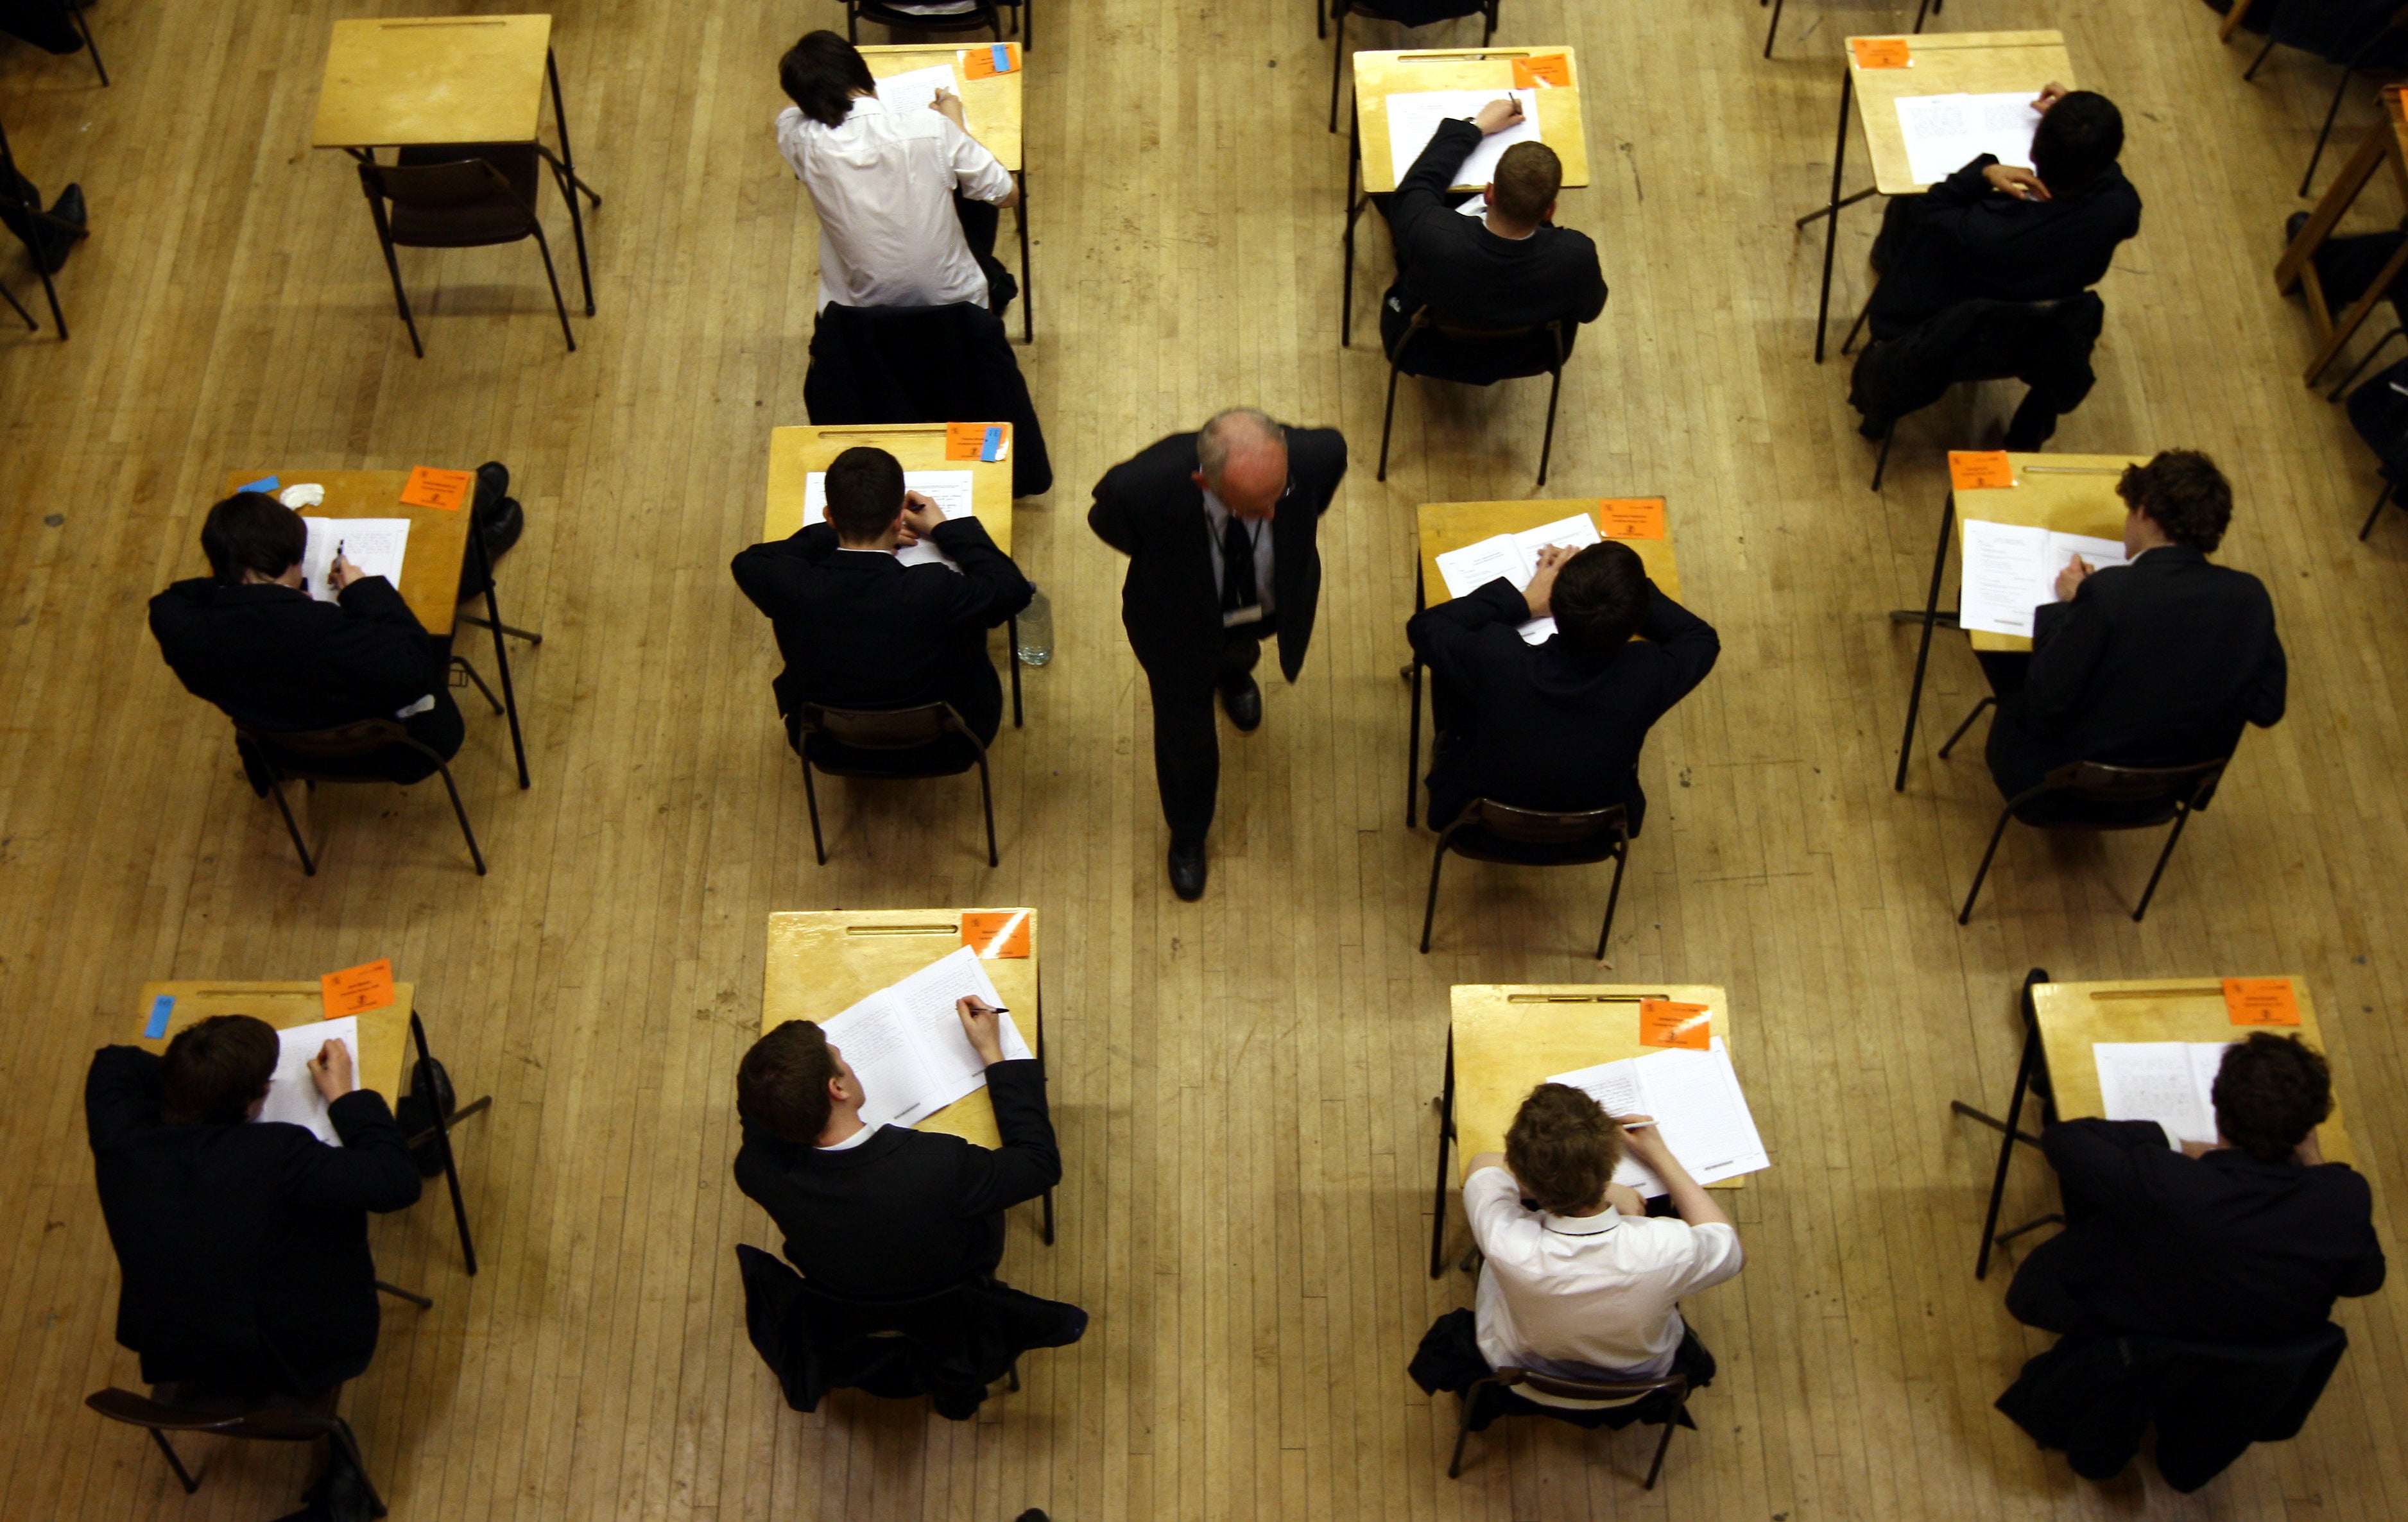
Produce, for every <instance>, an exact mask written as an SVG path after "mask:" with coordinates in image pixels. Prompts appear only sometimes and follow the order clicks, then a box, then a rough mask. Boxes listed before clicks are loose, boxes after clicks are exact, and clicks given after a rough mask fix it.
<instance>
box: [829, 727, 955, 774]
mask: <svg viewBox="0 0 2408 1522" xmlns="http://www.w3.org/2000/svg"><path fill="white" fill-rule="evenodd" d="M804 752H805V754H806V755H808V756H809V757H810V763H811V764H812V765H813V766H816V767H818V768H819V769H820V770H821V771H823V772H825V773H826V774H828V775H830V776H853V777H893V778H898V779H901V778H912V777H933V776H959V775H962V774H963V773H964V772H967V771H968V770H969V769H970V768H971V767H973V766H976V765H977V764H978V761H979V756H978V751H977V749H976V747H973V746H972V745H971V744H970V743H969V741H968V737H967V736H964V735H958V734H948V735H946V736H945V737H944V738H943V739H941V740H935V741H931V742H930V743H928V744H927V745H925V746H919V747H913V748H911V749H908V750H867V749H864V748H862V747H859V746H850V745H847V744H845V743H844V742H843V741H841V740H839V739H836V738H834V737H833V736H831V735H829V734H827V733H824V732H821V733H813V734H811V735H810V736H809V737H808V738H807V739H806V740H805V741H804Z"/></svg>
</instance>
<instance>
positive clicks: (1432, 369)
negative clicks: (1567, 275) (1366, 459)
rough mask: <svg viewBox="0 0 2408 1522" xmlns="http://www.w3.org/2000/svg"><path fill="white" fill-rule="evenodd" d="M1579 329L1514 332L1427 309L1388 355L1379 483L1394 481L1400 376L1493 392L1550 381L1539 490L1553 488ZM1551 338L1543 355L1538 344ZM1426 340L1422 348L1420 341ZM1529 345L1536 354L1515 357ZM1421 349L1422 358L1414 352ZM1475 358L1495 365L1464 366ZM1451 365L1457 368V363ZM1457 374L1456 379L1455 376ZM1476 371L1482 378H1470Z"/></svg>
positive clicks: (1552, 323)
mask: <svg viewBox="0 0 2408 1522" xmlns="http://www.w3.org/2000/svg"><path fill="white" fill-rule="evenodd" d="M1577 326H1578V324H1577V323H1574V322H1571V321H1570V320H1567V319H1564V318H1552V319H1550V320H1547V321H1544V322H1533V323H1526V324H1524V325H1522V326H1520V327H1512V328H1480V327H1473V326H1471V325H1469V324H1468V323H1462V322H1457V321H1455V320H1453V319H1450V318H1444V317H1441V316H1439V315H1438V314H1437V313H1436V312H1435V311H1433V310H1431V309H1430V308H1429V307H1427V306H1424V307H1422V308H1421V309H1420V310H1419V311H1417V312H1415V313H1414V314H1413V315H1412V321H1411V322H1410V324H1409V325H1408V326H1407V327H1406V329H1405V331H1404V333H1403V334H1402V335H1401V336H1399V337H1398V340H1397V347H1396V348H1395V349H1394V351H1392V352H1391V353H1390V354H1389V355H1388V403H1387V405H1386V407H1385V408H1383V410H1382V412H1381V414H1380V471H1379V475H1378V477H1377V478H1378V479H1380V480H1383V481H1384V480H1386V479H1387V478H1388V435H1389V433H1390V431H1391V430H1392V429H1393V427H1394V426H1395V423H1396V419H1397V377H1398V376H1400V375H1410V376H1423V377H1428V378H1429V379H1432V380H1454V381H1457V382H1459V383H1460V384H1463V385H1467V386H1489V385H1494V384H1495V383H1496V382H1498V381H1499V380H1515V379H1520V378H1522V377H1528V376H1541V375H1542V376H1546V377H1549V381H1548V385H1547V431H1546V435H1545V437H1544V439H1543V441H1542V442H1541V444H1540V446H1539V484H1540V485H1541V486H1544V485H1546V484H1547V462H1549V461H1550V460H1552V459H1554V458H1555V403H1556V401H1557V400H1558V399H1559V398H1560V397H1561V396H1562V395H1563V391H1564V361H1565V360H1567V359H1568V358H1570V355H1571V348H1572V330H1573V329H1574V328H1575V327H1577ZM1539 334H1546V336H1547V344H1546V347H1545V348H1543V349H1542V348H1541V347H1540V346H1539V344H1538V343H1537V342H1536V339H1537V337H1538V335H1539ZM1416 339H1419V340H1421V342H1420V344H1419V345H1418V346H1416V344H1415V340H1416ZM1514 344H1523V345H1526V346H1527V347H1528V348H1529V349H1530V353H1529V354H1528V355H1527V356H1525V357H1522V358H1518V359H1517V358H1512V357H1510V346H1512V345H1514ZM1416 347H1418V348H1420V350H1421V352H1419V353H1416V352H1414V350H1415V348H1416ZM1475 356H1477V357H1480V358H1486V359H1492V360H1494V361H1495V363H1491V364H1481V365H1470V364H1465V363H1461V362H1464V361H1468V360H1470V359H1472V358H1474V357H1475ZM1450 362H1455V363H1450ZM1450 368H1454V369H1455V370H1456V372H1457V373H1456V374H1454V375H1450V374H1448V373H1447V372H1448V370H1449V369H1450ZM1467 370H1469V371H1470V372H1471V373H1473V374H1474V375H1477V376H1478V377H1482V378H1466V377H1465V374H1464V372H1465V371H1467Z"/></svg>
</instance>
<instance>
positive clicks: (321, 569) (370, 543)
mask: <svg viewBox="0 0 2408 1522" xmlns="http://www.w3.org/2000/svg"><path fill="white" fill-rule="evenodd" d="M301 521H302V523H303V525H304V526H305V527H307V528H308V531H309V542H308V545H306V546H305V547H304V548H302V551H301V586H302V590H305V591H307V592H308V594H309V595H310V596H311V597H314V598H316V599H317V600H318V601H319V602H321V603H331V602H333V601H335V589H334V588H333V587H331V586H329V585H328V584H327V581H326V573H327V572H329V571H331V570H333V569H334V568H335V555H336V552H337V551H338V550H339V551H340V552H341V554H342V557H343V558H344V559H345V560H347V561H350V562H351V563H352V564H353V565H356V566H358V567H359V568H360V569H361V570H363V571H365V572H366V573H367V574H368V575H369V576H382V577H384V578H385V579H386V580H387V581H389V582H392V583H393V586H394V590H396V591H398V590H400V589H401V561H402V555H403V553H404V552H405V551H407V550H408V549H409V519H406V518H305V519H302V520H301Z"/></svg>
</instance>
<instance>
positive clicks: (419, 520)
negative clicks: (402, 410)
mask: <svg viewBox="0 0 2408 1522" xmlns="http://www.w3.org/2000/svg"><path fill="white" fill-rule="evenodd" d="M270 476H273V477H277V478H278V487H277V490H278V491H282V490H283V489H284V488H286V487H292V486H301V485H303V484H305V483H306V484H315V485H318V486H322V487H324V488H325V489H326V500H325V501H324V502H322V503H321V504H319V505H317V506H315V507H304V508H302V509H301V513H302V515H303V516H304V517H307V518H406V519H409V548H408V549H407V550H406V551H404V553H403V555H402V561H401V586H400V588H399V589H398V590H399V591H400V592H401V600H402V601H403V602H405V603H408V604H409V611H410V612H412V613H415V614H417V615H418V621H419V622H420V623H422V624H424V625H425V626H426V632H427V633H430V634H433V635H434V636H436V637H437V639H448V638H449V637H451V634H452V623H453V620H454V619H455V618H456V616H457V614H458V612H459V607H460V565H461V562H462V560H463V559H464V558H465V557H466V554H467V552H468V519H469V516H470V515H469V509H467V508H466V507H461V508H456V509H452V510H449V511H447V510H445V509H444V508H441V507H412V506H410V505H408V504H407V503H405V502H403V501H402V500H401V491H402V488H403V487H405V486H407V485H409V472H408V471H406V470H305V471H274V470H253V471H236V473H234V474H233V475H231V476H228V477H226V478H225V492H226V495H228V496H232V495H233V494H234V493H235V492H236V491H240V490H241V489H242V488H243V487H245V486H248V485H250V484H251V482H253V481H257V480H264V479H265V478H266V477H270Z"/></svg>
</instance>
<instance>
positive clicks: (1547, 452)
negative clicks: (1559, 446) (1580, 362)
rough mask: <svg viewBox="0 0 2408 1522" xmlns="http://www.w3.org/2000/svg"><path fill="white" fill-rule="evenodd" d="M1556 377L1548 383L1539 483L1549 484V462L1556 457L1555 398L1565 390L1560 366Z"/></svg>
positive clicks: (1540, 445)
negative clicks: (1545, 430) (1545, 427)
mask: <svg viewBox="0 0 2408 1522" xmlns="http://www.w3.org/2000/svg"><path fill="white" fill-rule="evenodd" d="M1553 375H1554V377H1555V378H1554V379H1552V380H1551V381H1549V382H1548V384H1547V432H1546V435H1545V436H1544V437H1543V438H1542V439H1541V441H1540V443H1539V484H1540V485H1541V486H1544V485H1546V484H1547V462H1549V461H1550V460H1553V459H1554V458H1555V399H1556V398H1557V397H1559V396H1561V395H1563V392H1564V372H1563V370H1562V368H1561V367H1560V366H1559V367H1557V368H1556V369H1555V371H1554V372H1553Z"/></svg>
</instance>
